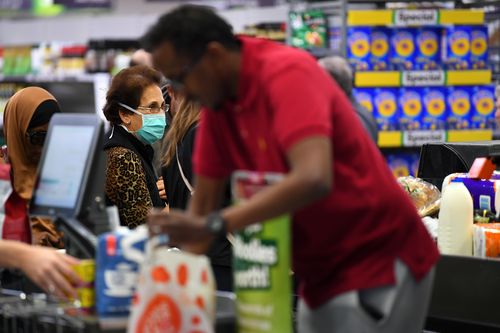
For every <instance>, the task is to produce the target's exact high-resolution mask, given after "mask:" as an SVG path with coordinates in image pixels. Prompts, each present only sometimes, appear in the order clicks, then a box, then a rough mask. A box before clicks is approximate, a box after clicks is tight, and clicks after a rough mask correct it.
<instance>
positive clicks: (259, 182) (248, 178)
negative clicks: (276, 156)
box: [232, 172, 293, 333]
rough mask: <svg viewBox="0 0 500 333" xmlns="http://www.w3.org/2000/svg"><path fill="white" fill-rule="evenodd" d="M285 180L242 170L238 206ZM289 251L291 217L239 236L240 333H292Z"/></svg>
mask: <svg viewBox="0 0 500 333" xmlns="http://www.w3.org/2000/svg"><path fill="white" fill-rule="evenodd" d="M281 178H282V177H281V176H280V175H277V174H268V173H250V172H237V173H236V174H235V175H233V182H232V191H233V197H234V200H235V202H236V204H238V203H241V202H243V201H245V200H247V199H249V198H250V197H252V196H253V195H254V194H255V193H257V192H259V191H260V190H262V189H264V188H265V187H266V186H269V185H272V184H273V183H276V182H277V181H279V180H281ZM290 252H291V251H290V217H289V216H286V215H285V216H280V217H277V218H274V219H271V220H269V221H265V222H262V223H258V224H254V225H251V226H249V227H247V228H245V229H244V230H242V231H240V232H238V233H236V234H235V235H234V242H233V260H234V262H233V272H234V286H235V292H236V301H237V309H236V310H237V315H238V332H244V333H258V332H280V333H291V332H292V331H293V330H292V294H291V287H292V286H291V279H290Z"/></svg>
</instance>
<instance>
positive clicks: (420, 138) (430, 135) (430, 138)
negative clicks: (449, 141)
mask: <svg viewBox="0 0 500 333" xmlns="http://www.w3.org/2000/svg"><path fill="white" fill-rule="evenodd" d="M445 141H446V131H444V130H439V131H436V130H434V131H407V132H403V146H405V147H421V146H422V145H424V144H426V143H429V142H445Z"/></svg>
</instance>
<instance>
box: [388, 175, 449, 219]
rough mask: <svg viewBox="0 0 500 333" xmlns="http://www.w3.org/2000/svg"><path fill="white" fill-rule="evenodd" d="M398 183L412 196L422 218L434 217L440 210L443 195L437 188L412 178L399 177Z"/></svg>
mask: <svg viewBox="0 0 500 333" xmlns="http://www.w3.org/2000/svg"><path fill="white" fill-rule="evenodd" d="M398 183H399V185H401V187H403V189H404V190H405V191H406V193H408V194H409V195H410V198H411V200H412V201H413V204H414V205H415V207H416V208H417V211H418V214H419V215H420V216H421V217H424V216H431V215H434V214H436V212H437V211H438V210H439V205H440V199H441V193H440V192H439V190H438V188H437V187H436V186H434V185H432V184H430V183H428V182H426V181H424V180H422V179H420V178H415V177H412V176H407V177H399V178H398Z"/></svg>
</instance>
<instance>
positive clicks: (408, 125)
mask: <svg viewBox="0 0 500 333" xmlns="http://www.w3.org/2000/svg"><path fill="white" fill-rule="evenodd" d="M398 104H399V109H400V110H401V116H400V117H399V127H400V129H401V130H403V131H411V130H418V129H420V128H421V127H422V126H421V115H422V109H423V108H422V98H421V95H420V89H419V88H401V89H400V90H399V98H398Z"/></svg>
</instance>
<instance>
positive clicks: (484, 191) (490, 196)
mask: <svg viewBox="0 0 500 333" xmlns="http://www.w3.org/2000/svg"><path fill="white" fill-rule="evenodd" d="M496 177H498V175H497V176H495V178H496ZM450 183H463V184H464V185H465V187H466V188H467V190H468V191H469V193H470V195H471V197H472V202H473V207H474V209H479V210H487V211H490V212H493V213H495V214H496V213H498V212H499V211H500V195H496V194H497V193H500V192H499V191H500V179H494V178H493V179H471V178H469V177H468V176H467V174H461V173H456V174H451V175H449V176H447V177H446V178H445V179H444V181H443V191H444V189H445V188H446V187H447V186H449V184H450Z"/></svg>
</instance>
